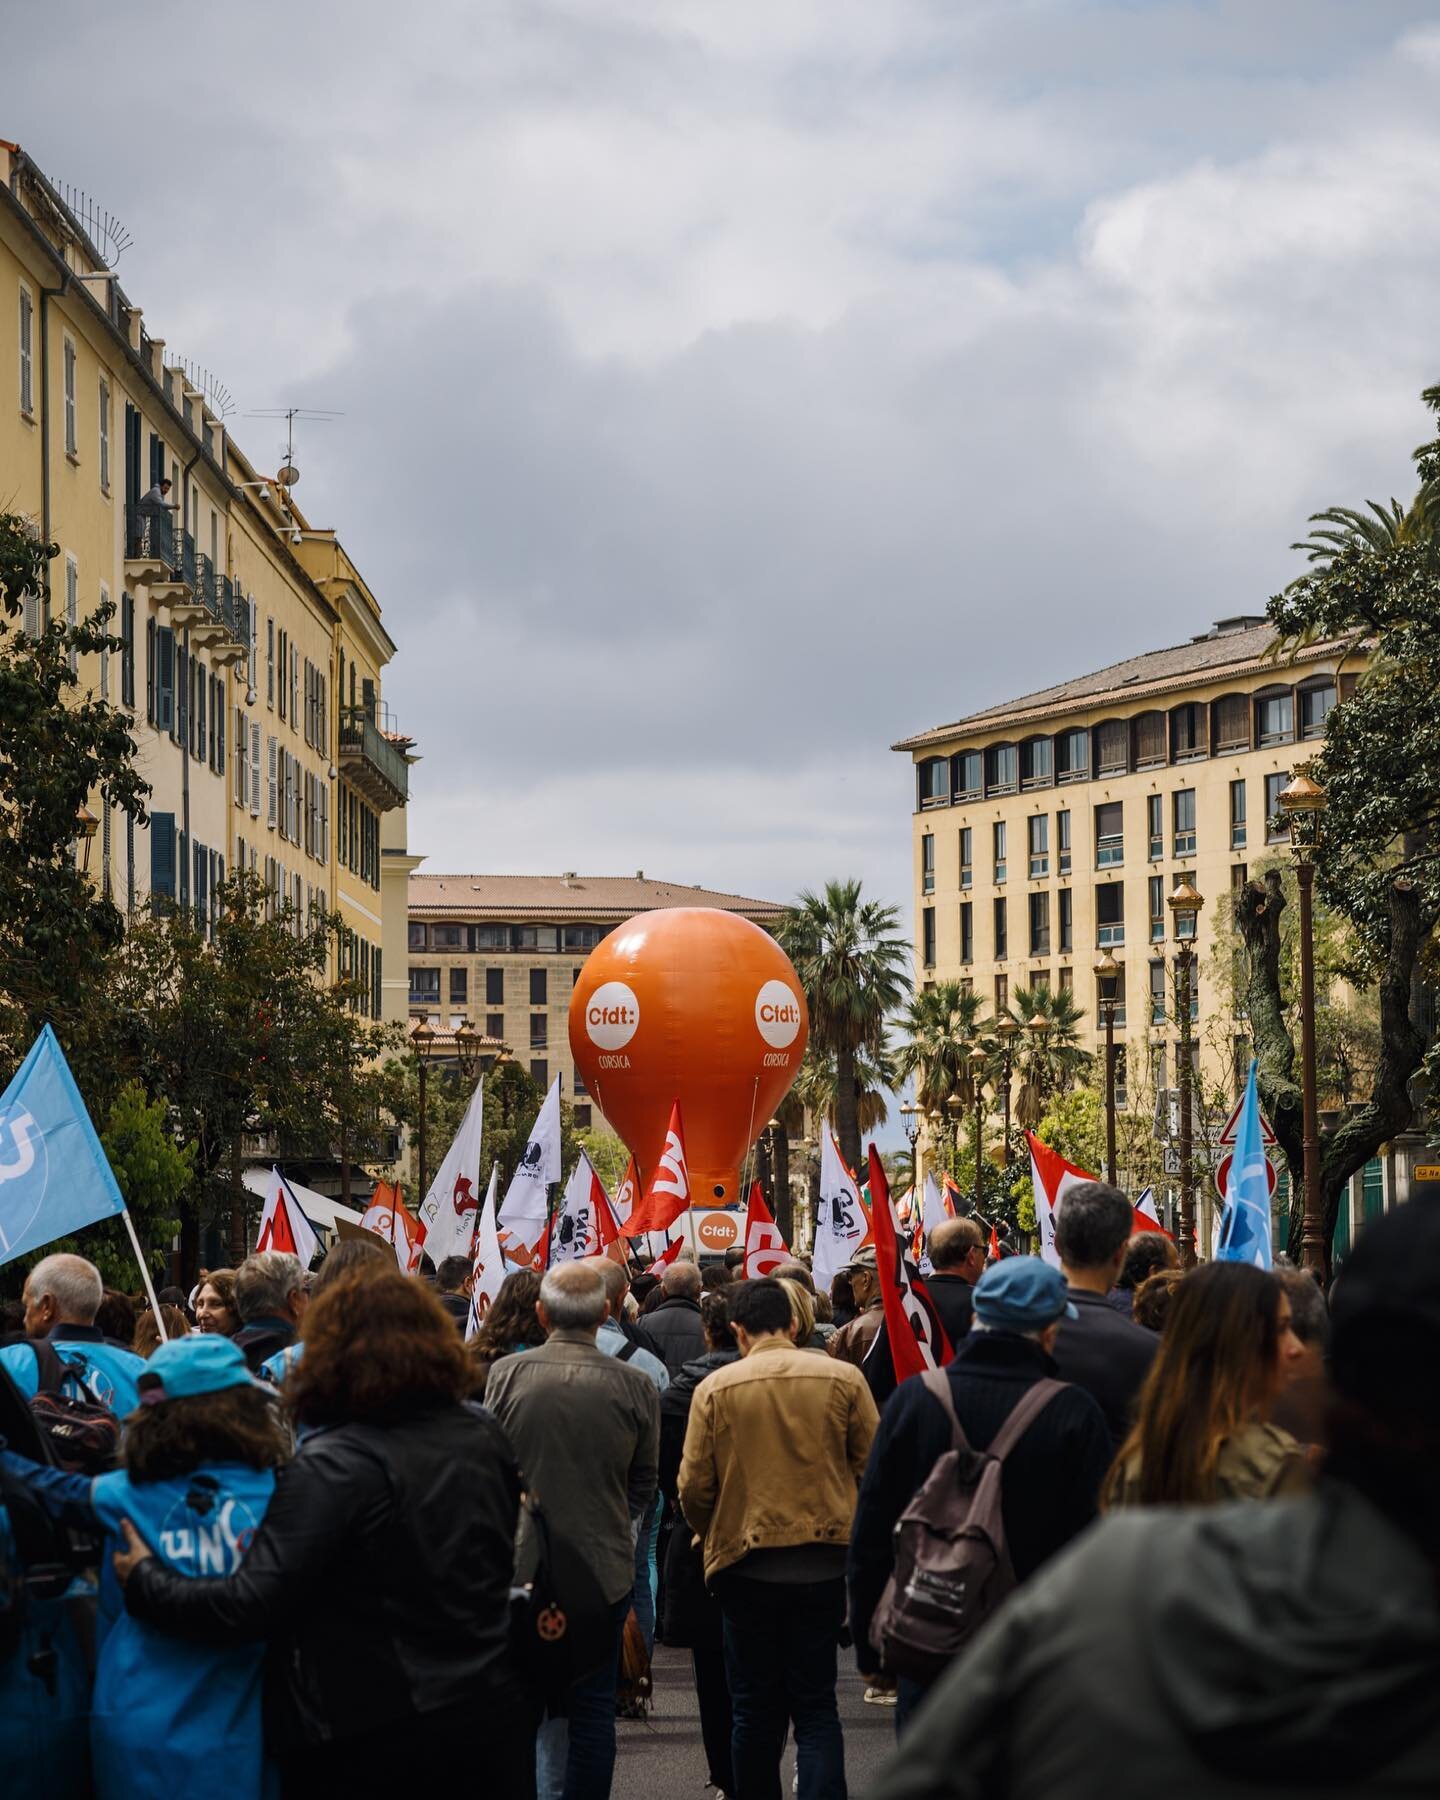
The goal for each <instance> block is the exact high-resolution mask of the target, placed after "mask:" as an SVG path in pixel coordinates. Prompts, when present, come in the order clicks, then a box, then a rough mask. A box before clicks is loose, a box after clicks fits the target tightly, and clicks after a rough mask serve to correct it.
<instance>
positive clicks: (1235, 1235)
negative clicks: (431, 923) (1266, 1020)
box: [1215, 1057, 1272, 1269]
mask: <svg viewBox="0 0 1440 1800" xmlns="http://www.w3.org/2000/svg"><path fill="white" fill-rule="evenodd" d="M1255 1066H1256V1065H1255V1059H1254V1057H1251V1059H1250V1074H1249V1077H1248V1079H1247V1080H1246V1083H1245V1098H1244V1100H1243V1101H1242V1102H1241V1105H1240V1117H1239V1119H1238V1121H1237V1122H1236V1126H1235V1148H1234V1150H1233V1151H1232V1153H1231V1157H1230V1175H1229V1179H1228V1180H1227V1181H1226V1183H1225V1212H1224V1215H1223V1217H1222V1219H1221V1223H1220V1246H1219V1248H1218V1249H1217V1250H1216V1252H1215V1256H1216V1260H1217V1261H1219V1262H1246V1263H1254V1264H1255V1265H1256V1266H1257V1267H1259V1268H1262V1269H1268V1268H1270V1267H1271V1261H1272V1259H1271V1254H1270V1177H1269V1174H1268V1172H1267V1169H1266V1165H1265V1144H1264V1140H1263V1138H1262V1137H1261V1134H1260V1097H1259V1095H1258V1094H1257V1093H1256V1091H1255Z"/></svg>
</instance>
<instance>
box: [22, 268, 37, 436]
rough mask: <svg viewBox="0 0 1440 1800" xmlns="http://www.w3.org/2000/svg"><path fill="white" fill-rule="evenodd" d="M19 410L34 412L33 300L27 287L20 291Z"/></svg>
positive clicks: (28, 412) (27, 412)
mask: <svg viewBox="0 0 1440 1800" xmlns="http://www.w3.org/2000/svg"><path fill="white" fill-rule="evenodd" d="M20 410H21V412H23V413H26V414H27V415H28V414H32V413H33V412H34V411H35V300H34V297H33V296H32V294H31V292H30V290H29V288H27V287H22V288H21V290H20Z"/></svg>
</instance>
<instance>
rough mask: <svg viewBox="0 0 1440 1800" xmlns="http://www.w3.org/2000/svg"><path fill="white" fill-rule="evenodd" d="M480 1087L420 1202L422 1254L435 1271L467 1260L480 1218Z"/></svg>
mask: <svg viewBox="0 0 1440 1800" xmlns="http://www.w3.org/2000/svg"><path fill="white" fill-rule="evenodd" d="M483 1087H484V1083H483V1082H480V1081H477V1082H476V1083H475V1092H474V1093H473V1094H472V1095H471V1096H470V1104H469V1106H467V1107H466V1108H465V1117H464V1118H463V1119H462V1120H461V1121H460V1129H459V1130H458V1131H457V1132H456V1133H455V1137H454V1140H453V1142H452V1143H451V1145H450V1148H449V1149H448V1150H447V1151H446V1152H445V1160H444V1162H442V1163H441V1165H440V1168H439V1171H438V1173H437V1174H436V1176H435V1179H434V1180H433V1181H432V1182H431V1183H430V1192H429V1193H428V1194H427V1195H426V1196H425V1198H424V1199H423V1200H422V1201H421V1202H420V1223H421V1224H422V1225H423V1226H424V1227H425V1254H426V1255H427V1256H428V1257H429V1258H430V1260H431V1262H432V1263H434V1265H435V1267H436V1268H437V1269H438V1268H439V1267H440V1265H441V1263H442V1262H444V1260H445V1258H446V1257H447V1256H466V1257H468V1256H469V1254H470V1251H471V1248H472V1247H473V1245H474V1242H475V1225H476V1221H477V1220H478V1219H479V1217H480V1138H481V1131H482V1126H483V1124H484V1102H483V1099H482V1097H481V1096H482V1089H483Z"/></svg>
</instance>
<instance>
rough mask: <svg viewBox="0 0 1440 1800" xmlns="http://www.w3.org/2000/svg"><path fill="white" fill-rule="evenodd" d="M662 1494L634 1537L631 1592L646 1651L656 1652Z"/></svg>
mask: <svg viewBox="0 0 1440 1800" xmlns="http://www.w3.org/2000/svg"><path fill="white" fill-rule="evenodd" d="M663 1504H664V1502H663V1501H662V1500H661V1498H660V1496H659V1494H656V1496H655V1498H654V1499H653V1500H652V1501H651V1502H650V1504H649V1506H647V1507H646V1508H645V1512H644V1515H643V1516H642V1518H641V1520H640V1529H639V1530H638V1532H637V1533H636V1535H635V1586H634V1587H633V1588H632V1589H631V1590H630V1604H631V1605H632V1606H633V1607H634V1608H635V1623H636V1624H637V1625H638V1626H639V1627H640V1630H641V1631H642V1632H643V1633H644V1636H645V1648H646V1649H647V1650H649V1651H652V1652H653V1651H654V1648H655V1540H656V1538H657V1537H659V1535H660V1508H661V1506H662V1505H663Z"/></svg>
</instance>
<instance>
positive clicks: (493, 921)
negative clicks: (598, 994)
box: [410, 870, 785, 1130]
mask: <svg viewBox="0 0 1440 1800" xmlns="http://www.w3.org/2000/svg"><path fill="white" fill-rule="evenodd" d="M668 906H711V907H716V908H718V909H720V910H721V911H723V912H733V913H739V914H740V915H741V917H742V918H746V919H750V920H751V921H752V922H753V923H754V924H756V925H760V926H762V927H763V928H764V929H765V930H767V931H773V930H774V928H775V926H776V924H777V923H778V922H779V919H780V915H781V914H782V913H783V912H784V910H785V908H784V906H783V905H781V904H780V903H778V902H776V901H771V900H747V899H745V898H743V897H742V896H741V895H739V894H722V893H716V892H714V891H713V890H712V889H710V888H699V887H685V886H682V885H680V884H677V883H675V882H669V881H655V880H652V879H649V878H648V877H647V876H646V875H645V873H644V871H643V870H637V872H636V873H635V874H634V875H633V876H632V875H578V874H575V873H574V872H573V871H572V872H570V873H568V874H564V875H428V874H425V875H415V874H412V875H411V877H410V1015H411V1017H412V1018H416V1019H428V1020H429V1021H430V1023H431V1024H432V1025H433V1026H434V1027H435V1029H436V1030H437V1032H439V1033H441V1034H442V1039H441V1043H442V1047H443V1044H444V1041H445V1038H446V1036H448V1034H449V1033H451V1032H454V1031H457V1030H458V1029H459V1028H460V1026H461V1025H462V1024H463V1023H465V1022H467V1021H468V1022H469V1024H470V1026H471V1028H472V1029H473V1030H475V1031H478V1032H479V1033H480V1034H481V1036H482V1037H484V1038H485V1039H487V1040H488V1042H487V1052H488V1053H490V1054H498V1053H499V1051H500V1049H501V1047H502V1045H503V1046H504V1047H505V1048H506V1049H508V1050H509V1051H510V1053H511V1054H512V1055H513V1056H514V1057H515V1058H516V1060H517V1061H519V1062H520V1063H522V1064H523V1065H524V1066H525V1067H527V1068H528V1069H529V1071H530V1073H531V1075H532V1076H533V1077H534V1079H535V1080H536V1081H537V1082H538V1083H539V1084H540V1086H541V1087H548V1086H549V1084H550V1083H551V1082H552V1081H553V1080H554V1079H555V1077H556V1076H557V1075H559V1076H560V1078H561V1092H562V1093H563V1095H564V1097H565V1098H566V1099H567V1100H569V1101H572V1102H573V1103H574V1106H575V1123H576V1125H577V1126H578V1127H579V1128H580V1129H581V1130H585V1129H587V1128H588V1127H590V1126H592V1125H599V1124H601V1123H602V1122H603V1121H602V1119H601V1116H600V1113H599V1108H598V1107H594V1106H593V1103H592V1101H591V1099H590V1097H589V1095H588V1094H587V1093H586V1091H585V1085H584V1079H583V1077H582V1076H581V1075H580V1072H579V1070H577V1069H576V1067H575V1061H574V1058H573V1057H572V1056H571V1054H570V1033H569V1017H570V991H571V989H572V988H573V987H574V985H575V980H576V977H577V976H578V975H579V973H580V970H581V968H582V967H583V965H584V962H585V958H586V957H587V956H588V955H589V954H590V952H591V951H592V950H593V949H594V948H595V946H596V945H597V944H598V943H599V942H600V940H601V939H602V938H603V937H605V936H607V935H608V934H609V933H610V932H611V931H613V930H614V929H615V927H616V926H617V925H622V924H624V922H625V920H626V919H629V918H632V917H633V916H634V915H635V914H636V913H641V912H651V911H654V910H655V909H656V908H659V907H668Z"/></svg>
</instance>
